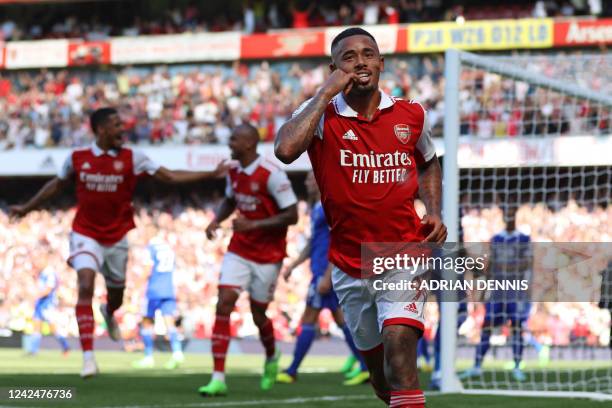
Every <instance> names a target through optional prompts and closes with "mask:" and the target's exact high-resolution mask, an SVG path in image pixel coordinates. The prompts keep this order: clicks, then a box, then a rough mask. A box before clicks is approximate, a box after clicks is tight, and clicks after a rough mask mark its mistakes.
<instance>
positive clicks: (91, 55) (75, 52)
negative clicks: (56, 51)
mask: <svg viewBox="0 0 612 408" xmlns="http://www.w3.org/2000/svg"><path fill="white" fill-rule="evenodd" d="M104 64H110V44H109V43H108V42H104V41H97V42H85V41H83V42H71V43H70V44H68V65H70V66H77V65H104Z"/></svg>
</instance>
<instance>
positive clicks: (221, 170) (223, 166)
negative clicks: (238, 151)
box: [213, 160, 233, 178]
mask: <svg viewBox="0 0 612 408" xmlns="http://www.w3.org/2000/svg"><path fill="white" fill-rule="evenodd" d="M232 166H233V162H232V161H231V160H223V161H221V162H220V163H219V164H217V167H216V168H215V170H213V174H214V176H215V178H220V177H224V176H225V175H226V174H227V172H228V171H229V169H231V168H232Z"/></svg>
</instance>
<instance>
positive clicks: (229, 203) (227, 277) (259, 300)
mask: <svg viewBox="0 0 612 408" xmlns="http://www.w3.org/2000/svg"><path fill="white" fill-rule="evenodd" d="M258 141H259V135H258V132H257V129H255V128H254V127H253V126H251V125H248V124H243V125H240V126H238V127H237V128H236V129H235V130H234V131H233V133H232V135H231V137H230V141H229V147H230V149H231V152H232V158H233V159H234V160H237V161H238V162H239V165H238V167H236V168H232V169H230V171H229V174H228V178H227V187H226V192H225V195H226V197H225V199H224V200H223V202H222V203H221V205H220V206H219V208H217V210H216V212H215V218H214V220H213V221H212V222H211V223H210V225H209V226H208V228H207V229H206V234H207V235H208V238H209V239H212V238H214V236H215V231H216V230H217V228H218V227H219V223H221V222H222V221H223V220H225V219H226V218H228V217H229V216H230V215H231V214H232V213H233V212H234V210H235V209H238V216H237V217H236V218H235V219H234V221H233V224H232V228H233V230H234V234H233V235H232V239H231V241H230V244H229V247H228V248H227V253H226V254H225V257H224V258H223V264H222V265H221V275H220V278H219V295H218V301H217V314H216V319H215V325H214V327H213V336H212V354H213V362H214V371H213V374H212V378H211V380H210V382H209V383H208V384H207V385H205V386H202V387H200V388H199V389H198V392H199V393H200V394H201V395H202V396H220V395H226V394H227V385H226V384H225V356H226V353H227V349H228V347H229V342H230V314H231V313H232V310H233V309H234V305H235V304H236V301H237V300H238V296H239V295H240V293H241V292H242V291H248V293H249V297H250V303H251V313H252V314H253V321H254V322H255V325H256V326H257V327H258V328H259V335H260V339H261V343H262V344H263V346H264V348H265V351H266V361H265V365H264V373H263V376H262V379H261V389H262V390H269V389H270V388H271V387H272V385H273V384H274V382H275V381H276V375H277V374H278V360H279V353H278V350H277V349H276V346H275V342H274V328H273V326H272V321H271V320H270V319H268V318H267V317H266V309H267V307H268V304H269V303H270V302H271V301H272V299H273V297H274V289H275V288H276V281H277V280H278V275H279V272H280V268H281V265H282V261H283V258H285V256H286V254H285V246H286V235H287V227H288V226H289V225H291V224H295V223H296V222H297V219H298V215H297V206H296V203H297V199H296V197H295V194H294V193H293V189H292V188H291V183H290V182H289V179H288V178H287V175H286V174H285V172H283V171H281V170H280V169H279V168H278V167H277V166H276V165H275V164H273V163H270V162H269V161H268V160H266V159H264V158H263V157H261V156H259V155H258V154H257V142H258Z"/></svg>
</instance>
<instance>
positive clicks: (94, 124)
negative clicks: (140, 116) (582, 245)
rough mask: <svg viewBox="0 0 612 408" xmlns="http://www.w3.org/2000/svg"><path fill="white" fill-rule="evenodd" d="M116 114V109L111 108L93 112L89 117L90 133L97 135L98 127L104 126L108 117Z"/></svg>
mask: <svg viewBox="0 0 612 408" xmlns="http://www.w3.org/2000/svg"><path fill="white" fill-rule="evenodd" d="M118 114H119V113H118V112H117V109H115V108H111V107H106V108H100V109H96V110H95V111H93V113H92V114H91V115H90V116H89V124H90V126H91V130H92V132H94V133H97V130H98V126H100V125H102V124H104V123H105V122H106V121H107V120H108V118H109V116H112V115H118Z"/></svg>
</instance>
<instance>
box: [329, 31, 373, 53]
mask: <svg viewBox="0 0 612 408" xmlns="http://www.w3.org/2000/svg"><path fill="white" fill-rule="evenodd" d="M354 35H365V36H367V37H370V38H371V39H372V41H374V44H376V46H378V43H377V42H376V38H374V36H373V35H372V34H370V33H369V32H367V31H366V30H364V29H363V28H360V27H351V28H347V29H346V30H344V31H342V32H341V33H340V34H338V35H337V36H336V37H335V38H334V39H333V41H332V43H331V50H332V53H333V49H334V48H335V47H336V45H338V43H339V42H340V41H342V40H344V39H345V38H347V37H352V36H354Z"/></svg>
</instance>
